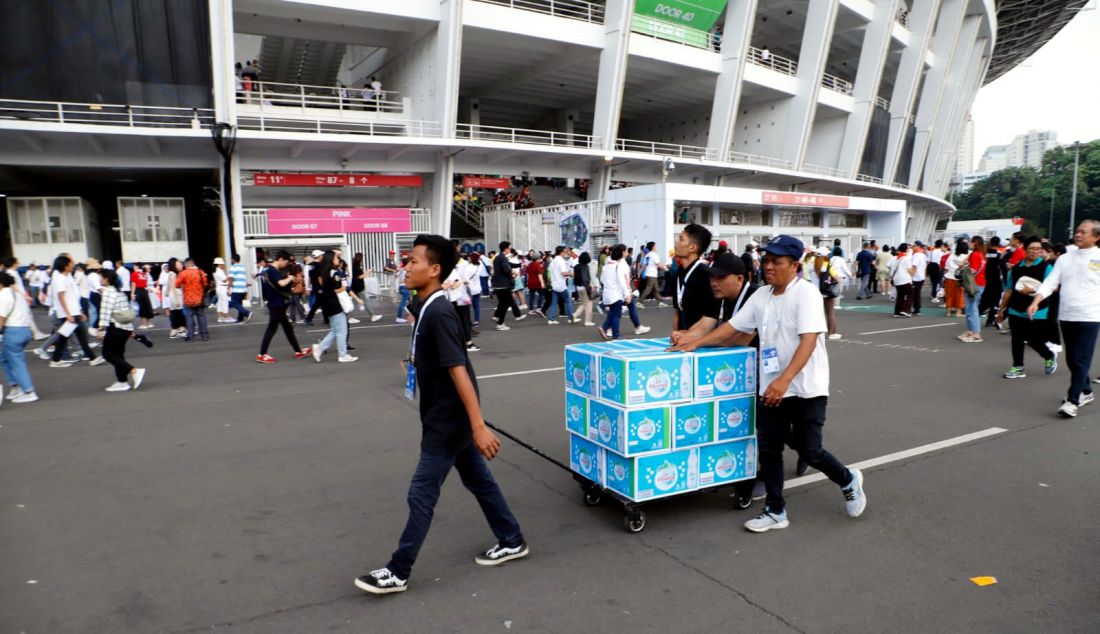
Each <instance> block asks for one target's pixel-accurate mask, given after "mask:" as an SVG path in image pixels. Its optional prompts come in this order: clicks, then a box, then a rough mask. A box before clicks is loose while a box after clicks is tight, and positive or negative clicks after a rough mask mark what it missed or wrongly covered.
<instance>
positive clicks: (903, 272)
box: [890, 253, 913, 286]
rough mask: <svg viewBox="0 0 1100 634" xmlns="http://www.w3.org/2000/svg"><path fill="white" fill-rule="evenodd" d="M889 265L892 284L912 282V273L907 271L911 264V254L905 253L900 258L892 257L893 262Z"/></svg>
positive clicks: (902, 284)
mask: <svg viewBox="0 0 1100 634" xmlns="http://www.w3.org/2000/svg"><path fill="white" fill-rule="evenodd" d="M890 266H891V269H892V273H891V275H890V280H891V281H892V282H893V283H894V286H904V285H906V284H912V283H913V275H912V274H911V273H910V272H909V268H910V267H912V266H913V256H911V255H909V254H908V253H906V254H905V255H904V256H902V257H900V258H894V262H893V263H892V264H891V265H890Z"/></svg>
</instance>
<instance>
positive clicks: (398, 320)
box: [393, 317, 409, 324]
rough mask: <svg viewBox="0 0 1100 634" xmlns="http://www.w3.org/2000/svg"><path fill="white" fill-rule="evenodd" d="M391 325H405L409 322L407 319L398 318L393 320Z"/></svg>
mask: <svg viewBox="0 0 1100 634" xmlns="http://www.w3.org/2000/svg"><path fill="white" fill-rule="evenodd" d="M393 323H395V324H407V323H409V320H408V319H402V318H400V317H398V318H397V319H394V320H393Z"/></svg>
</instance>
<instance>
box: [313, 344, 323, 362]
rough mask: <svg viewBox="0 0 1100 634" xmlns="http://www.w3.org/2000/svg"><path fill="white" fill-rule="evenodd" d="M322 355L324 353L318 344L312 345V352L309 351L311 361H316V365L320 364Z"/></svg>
mask: <svg viewBox="0 0 1100 634" xmlns="http://www.w3.org/2000/svg"><path fill="white" fill-rule="evenodd" d="M324 353H325V351H324V350H321V346H320V344H314V345H313V350H312V351H311V354H312V355H313V360H314V361H316V362H317V363H320V362H321V355H323V354H324Z"/></svg>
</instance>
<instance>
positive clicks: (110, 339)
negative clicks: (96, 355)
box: [103, 326, 134, 383]
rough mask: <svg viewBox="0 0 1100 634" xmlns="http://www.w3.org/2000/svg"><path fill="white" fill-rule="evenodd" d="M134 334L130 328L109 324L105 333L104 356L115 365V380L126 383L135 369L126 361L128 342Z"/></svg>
mask: <svg viewBox="0 0 1100 634" xmlns="http://www.w3.org/2000/svg"><path fill="white" fill-rule="evenodd" d="M133 334H134V333H133V332H132V331H130V330H123V329H122V328H115V327H114V326H107V332H106V333H105V334H104V335H103V358H104V359H106V360H107V363H110V364H111V365H113V366H115V380H116V381H118V382H119V383H125V382H126V379H127V378H128V377H129V376H130V372H132V371H133V370H134V366H132V365H130V364H129V363H128V362H127V361H126V342H128V341H130V336H131V335H133Z"/></svg>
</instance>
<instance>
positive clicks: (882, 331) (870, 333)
mask: <svg viewBox="0 0 1100 634" xmlns="http://www.w3.org/2000/svg"><path fill="white" fill-rule="evenodd" d="M958 325H959V324H956V323H946V324H932V325H931V326H912V327H909V328H891V329H890V330H872V331H871V332H860V333H856V334H860V335H881V334H883V333H887V332H902V331H903V330H922V329H924V328H943V327H944V326H958Z"/></svg>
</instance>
